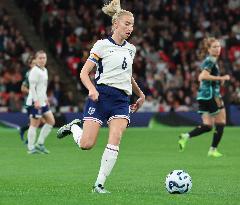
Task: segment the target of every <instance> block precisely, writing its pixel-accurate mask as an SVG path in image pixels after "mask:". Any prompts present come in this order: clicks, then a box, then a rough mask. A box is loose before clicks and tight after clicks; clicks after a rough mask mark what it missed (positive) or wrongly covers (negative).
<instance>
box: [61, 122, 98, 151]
mask: <svg viewBox="0 0 240 205" xmlns="http://www.w3.org/2000/svg"><path fill="white" fill-rule="evenodd" d="M101 124H102V123H100V122H98V121H94V120H85V121H84V123H83V128H81V127H80V125H81V120H79V119H75V120H73V121H72V122H70V123H68V124H66V125H64V126H62V127H61V128H60V129H59V130H58V131H57V137H58V138H59V139H61V138H63V137H65V136H67V135H71V134H72V136H73V140H74V141H75V143H76V144H77V145H78V146H79V147H80V148H81V149H83V150H89V149H91V148H92V147H93V146H94V145H95V143H96V141H97V136H98V132H99V128H100V127H101Z"/></svg>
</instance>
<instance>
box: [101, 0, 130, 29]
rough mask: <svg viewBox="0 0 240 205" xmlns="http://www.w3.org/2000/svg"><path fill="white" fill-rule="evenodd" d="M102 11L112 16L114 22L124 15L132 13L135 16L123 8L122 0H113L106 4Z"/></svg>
mask: <svg viewBox="0 0 240 205" xmlns="http://www.w3.org/2000/svg"><path fill="white" fill-rule="evenodd" d="M102 11H103V12H104V13H105V14H107V15H108V16H111V17H112V24H114V23H115V22H116V21H117V19H119V18H120V17H121V16H123V15H130V16H132V17H133V14H132V12H130V11H127V10H124V9H122V8H121V4H120V0H112V1H110V2H109V3H108V4H105V5H104V6H103V8H102Z"/></svg>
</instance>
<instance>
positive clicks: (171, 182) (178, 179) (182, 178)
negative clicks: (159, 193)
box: [165, 170, 192, 194]
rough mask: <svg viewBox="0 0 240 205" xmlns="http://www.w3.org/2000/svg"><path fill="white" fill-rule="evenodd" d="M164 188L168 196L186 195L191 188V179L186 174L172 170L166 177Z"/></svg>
mask: <svg viewBox="0 0 240 205" xmlns="http://www.w3.org/2000/svg"><path fill="white" fill-rule="evenodd" d="M165 186H166V189H167V191H168V192H169V193H170V194H184V193H188V192H189V191H190V190H191V188H192V179H191V177H190V175H189V174H188V173H187V172H185V171H183V170H174V171H172V172H170V173H169V174H168V175H167V177H166V181H165Z"/></svg>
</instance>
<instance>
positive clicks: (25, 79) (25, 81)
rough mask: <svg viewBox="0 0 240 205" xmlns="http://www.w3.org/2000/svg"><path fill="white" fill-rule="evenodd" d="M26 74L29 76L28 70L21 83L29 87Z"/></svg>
mask: <svg viewBox="0 0 240 205" xmlns="http://www.w3.org/2000/svg"><path fill="white" fill-rule="evenodd" d="M28 76H29V71H28V72H26V74H25V77H24V80H23V82H22V85H23V86H25V87H27V88H29V80H28Z"/></svg>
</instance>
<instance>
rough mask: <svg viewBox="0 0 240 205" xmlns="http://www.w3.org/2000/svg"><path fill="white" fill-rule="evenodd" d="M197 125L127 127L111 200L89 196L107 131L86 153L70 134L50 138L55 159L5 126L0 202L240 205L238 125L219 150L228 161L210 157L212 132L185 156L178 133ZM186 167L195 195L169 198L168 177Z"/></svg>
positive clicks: (0, 142)
mask: <svg viewBox="0 0 240 205" xmlns="http://www.w3.org/2000/svg"><path fill="white" fill-rule="evenodd" d="M189 129H191V128H187V127H182V128H176V127H159V128H152V129H150V128H128V129H127V131H126V132H125V134H124V136H123V139H122V143H121V146H120V153H119V158H118V161H117V164H116V166H115V167H114V169H113V172H112V174H111V176H110V177H109V178H108V180H107V182H106V188H107V189H108V190H109V191H111V192H112V194H110V195H97V194H92V193H91V187H92V185H93V183H94V182H95V179H96V176H97V173H98V169H99V164H100V160H101V156H102V152H103V150H104V147H105V145H106V142H107V134H108V130H107V129H102V130H101V132H100V136H99V139H98V142H97V144H96V146H95V147H94V149H92V150H90V151H82V150H80V149H78V147H77V146H76V145H75V144H74V142H73V140H72V138H71V137H67V138H65V139H62V140H58V139H56V136H55V133H56V130H53V131H52V133H51V135H50V137H49V138H48V139H47V142H46V146H47V148H49V150H50V151H51V153H50V154H49V155H28V154H27V153H26V147H25V146H24V145H23V144H22V142H21V141H20V137H19V135H18V132H17V131H16V130H14V129H6V128H1V129H0V204H1V205H14V204H20V205H30V204H31V205H37V204H44V205H46V204H51V205H55V204H56V205H62V204H68V205H69V204H70V205H71V204H77V205H91V204H96V205H108V204H112V205H135V204H136V205H148V204H149V205H150V204H151V205H155V204H162V205H168V204H169V205H170V204H171V205H177V204H179V205H180V204H181V205H183V204H184V205H198V204H199V205H202V204H204V205H221V204H222V205H228V204H229V205H235V204H236V205H237V204H240V202H239V201H240V194H239V192H240V174H239V170H240V162H239V161H240V160H239V156H240V149H239V147H240V138H239V133H240V128H234V127H233V128H230V127H229V128H226V130H225V133H224V137H223V140H222V142H221V144H220V146H219V150H220V151H221V152H222V153H223V154H224V157H222V158H218V159H215V158H208V157H207V151H208V148H209V145H210V143H211V140H212V137H211V135H212V133H209V134H205V135H203V136H201V137H198V138H195V139H192V140H191V141H189V143H188V145H187V148H186V150H185V152H183V153H180V152H179V151H178V146H177V140H178V138H177V136H178V134H179V133H181V132H183V131H188V130H189ZM174 169H184V170H185V171H187V172H188V173H189V174H190V176H191V177H192V181H193V187H192V190H191V192H190V193H188V194H183V195H171V194H168V193H167V191H166V190H165V185H164V182H165V177H166V175H167V174H168V173H169V172H170V171H172V170H174Z"/></svg>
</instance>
